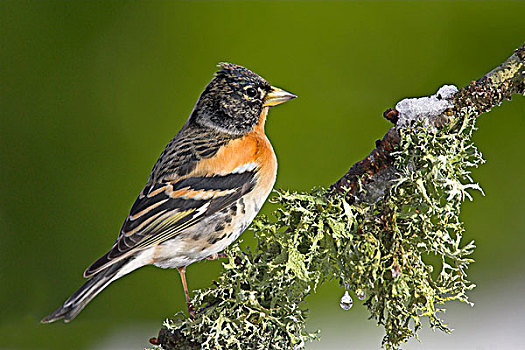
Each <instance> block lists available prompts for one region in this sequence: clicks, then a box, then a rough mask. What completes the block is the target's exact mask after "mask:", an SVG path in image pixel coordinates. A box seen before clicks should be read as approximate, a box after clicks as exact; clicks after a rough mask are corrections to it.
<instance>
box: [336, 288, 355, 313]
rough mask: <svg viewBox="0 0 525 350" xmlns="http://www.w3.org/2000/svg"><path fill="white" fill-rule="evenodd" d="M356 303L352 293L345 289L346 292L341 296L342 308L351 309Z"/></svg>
mask: <svg viewBox="0 0 525 350" xmlns="http://www.w3.org/2000/svg"><path fill="white" fill-rule="evenodd" d="M353 304H354V301H353V300H352V297H351V296H350V294H348V291H347V290H345V294H343V296H342V297H341V302H340V303H339V305H341V309H343V310H350V309H351V308H352V305H353Z"/></svg>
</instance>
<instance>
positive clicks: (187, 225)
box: [41, 62, 297, 323]
mask: <svg viewBox="0 0 525 350" xmlns="http://www.w3.org/2000/svg"><path fill="white" fill-rule="evenodd" d="M218 67H219V69H218V71H217V72H216V73H215V74H214V76H213V78H212V79H211V81H210V82H209V83H208V85H207V86H206V87H205V89H204V91H203V92H202V93H201V95H200V96H199V98H198V100H197V102H196V104H195V106H194V108H193V110H192V112H191V113H190V116H189V118H188V119H187V121H186V123H185V124H184V125H183V126H182V128H181V129H180V130H179V132H178V133H177V134H176V135H175V137H173V139H172V140H171V141H170V142H169V143H168V145H167V146H166V148H165V149H164V151H163V152H162V153H161V155H160V157H159V158H158V160H157V162H156V163H155V165H154V166H153V170H152V171H151V175H150V176H149V179H148V181H147V183H146V185H145V187H144V188H143V190H142V191H141V192H140V194H139V196H138V198H137V199H136V201H135V203H134V204H133V206H132V207H131V210H130V212H129V214H128V216H127V218H126V219H125V221H124V224H123V225H122V228H121V229H120V232H119V234H118V237H117V240H116V241H115V243H114V244H113V246H112V247H111V249H110V250H109V251H108V252H107V253H106V254H104V255H103V256H102V257H101V258H99V259H98V260H96V261H95V262H94V263H93V264H92V265H91V266H89V267H88V268H87V269H86V270H85V272H84V277H85V278H89V279H88V280H87V281H86V282H85V283H84V284H83V285H82V286H81V287H80V288H79V289H78V290H77V291H76V292H75V293H74V294H73V295H72V296H71V297H70V298H69V299H67V300H66V301H65V302H64V304H63V305H62V306H60V307H59V308H58V309H57V310H55V311H54V312H52V313H51V314H49V315H48V316H46V317H45V318H43V319H42V321H41V322H42V323H51V322H54V321H57V320H60V319H64V322H69V321H71V320H72V319H74V318H75V317H76V316H77V315H78V314H79V313H80V311H82V310H83V309H84V307H85V306H86V305H87V304H88V303H89V302H90V301H91V300H93V298H95V297H96V296H97V295H98V294H99V293H100V292H101V291H102V290H103V289H104V288H106V287H107V286H108V285H109V284H110V283H112V282H114V281H115V280H117V279H119V278H121V277H122V276H124V275H126V274H128V273H130V272H132V271H134V270H136V269H138V268H140V267H142V266H146V265H154V266H157V267H160V268H173V269H177V270H178V271H179V273H180V278H181V281H182V286H183V289H184V296H185V298H186V305H187V308H188V313H189V317H195V311H194V310H193V308H192V306H191V303H190V297H189V293H188V287H187V283H186V274H185V271H186V267H187V266H188V265H190V264H192V263H194V262H197V261H200V260H203V259H206V258H210V259H213V258H216V257H218V256H220V255H219V254H221V252H222V251H223V250H224V249H225V248H226V247H228V246H229V245H230V244H232V243H233V242H234V241H235V240H236V239H237V238H238V237H239V236H240V234H241V233H242V232H243V231H244V230H245V229H246V228H247V227H248V226H249V225H250V223H251V222H252V221H253V219H254V218H255V216H256V214H257V213H258V212H259V210H260V209H261V207H262V205H263V204H264V202H265V201H266V199H267V197H268V195H269V194H270V192H271V191H272V189H273V186H274V184H275V179H276V175H277V158H276V155H275V152H274V150H273V147H272V145H271V143H270V141H269V139H268V138H267V136H266V134H265V129H264V127H265V122H266V117H267V115H268V111H269V109H270V108H271V107H273V106H276V105H278V104H281V103H283V102H286V101H289V100H291V99H293V98H295V97H297V96H296V95H294V94H292V93H290V92H288V91H285V90H283V89H280V88H277V87H274V86H272V85H270V84H269V83H268V82H267V81H266V80H265V79H264V78H262V77H261V76H259V75H257V74H256V73H254V72H252V71H251V70H249V69H247V68H245V67H242V66H239V65H236V64H233V63H225V62H222V63H219V64H218Z"/></svg>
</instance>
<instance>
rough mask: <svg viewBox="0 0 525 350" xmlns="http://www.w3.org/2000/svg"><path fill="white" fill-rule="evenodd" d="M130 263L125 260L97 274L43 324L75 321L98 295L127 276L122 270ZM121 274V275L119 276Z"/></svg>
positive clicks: (46, 318) (45, 318)
mask: <svg viewBox="0 0 525 350" xmlns="http://www.w3.org/2000/svg"><path fill="white" fill-rule="evenodd" d="M128 262H129V259H124V260H122V261H119V262H117V263H115V264H113V265H111V266H109V267H108V268H106V269H104V270H102V271H100V272H98V273H97V274H95V275H94V276H93V277H91V278H90V279H89V280H88V281H87V282H86V283H84V285H83V286H82V287H80V288H79V289H78V290H77V291H76V292H75V293H74V294H73V295H72V296H71V297H70V298H69V299H67V300H66V301H65V302H64V305H62V306H61V307H59V308H58V309H56V310H55V311H53V312H52V313H50V314H49V315H48V316H46V317H44V318H43V319H42V321H41V322H42V323H51V322H55V321H57V320H60V319H61V318H63V319H64V322H69V321H71V320H72V319H74V318H75V317H76V316H77V315H78V313H79V312H80V311H82V309H84V308H85V307H86V305H87V304H88V303H89V302H90V301H91V300H92V299H93V298H94V297H96V296H97V295H98V293H100V292H102V290H103V289H104V288H106V287H107V286H108V285H109V284H110V283H111V282H113V281H114V280H116V279H118V278H120V277H122V276H123V275H124V274H125V273H122V270H123V266H124V265H125V264H127V263H128ZM119 272H121V273H120V274H119ZM127 272H131V271H127Z"/></svg>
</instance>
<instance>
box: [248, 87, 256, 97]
mask: <svg viewBox="0 0 525 350" xmlns="http://www.w3.org/2000/svg"><path fill="white" fill-rule="evenodd" d="M246 96H248V97H250V98H254V97H255V96H257V90H256V89H254V88H252V87H249V88H247V89H246Z"/></svg>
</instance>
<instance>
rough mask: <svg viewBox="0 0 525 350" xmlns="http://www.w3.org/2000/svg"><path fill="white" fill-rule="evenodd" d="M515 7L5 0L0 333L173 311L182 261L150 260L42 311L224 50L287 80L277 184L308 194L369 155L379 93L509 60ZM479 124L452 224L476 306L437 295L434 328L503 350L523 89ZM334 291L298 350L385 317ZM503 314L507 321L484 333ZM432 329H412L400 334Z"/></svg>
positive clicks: (98, 344) (72, 285) (69, 336)
mask: <svg viewBox="0 0 525 350" xmlns="http://www.w3.org/2000/svg"><path fill="white" fill-rule="evenodd" d="M524 16H525V2H519V1H494V2H479V1H476V2H473V1H454V2H453V1H449V2H390V1H389V2H328V1H324V2H295V1H289V2H269V1H267V2H264V1H253V2H252V1H250V2H219V1H209V2H208V1H199V2H190V1H177V2H176V1H173V2H168V1H148V2H146V1H127V2H124V1H107V2H103V1H6V0H2V1H1V2H0V114H1V117H0V161H1V168H0V182H1V185H0V225H1V226H0V300H1V304H0V348H2V349H19V348H20V349H103V348H104V349H106V348H107V349H120V348H122V349H125V348H136V349H140V348H141V347H143V346H145V345H146V344H147V339H148V338H149V337H150V336H154V335H156V332H157V331H158V329H159V328H160V326H161V323H162V321H163V319H164V318H166V317H168V316H170V315H172V314H173V313H175V312H177V311H178V310H183V309H184V308H185V305H184V297H183V295H182V290H181V287H180V282H179V277H178V274H177V272H175V271H164V270H161V269H156V268H152V267H146V268H143V269H141V270H139V271H136V272H135V273H133V274H131V275H129V276H128V277H125V278H123V279H122V280H120V281H118V282H117V283H115V284H113V285H112V286H111V287H109V288H108V289H106V290H105V291H104V293H102V294H101V295H100V296H98V297H97V298H96V299H95V300H94V301H93V303H92V304H90V305H89V306H88V307H87V308H86V310H85V311H83V312H82V313H81V314H80V316H79V317H78V318H77V319H76V320H75V321H74V322H72V323H71V324H68V325H64V324H62V323H57V324H52V325H40V324H39V323H38V322H39V320H40V319H41V318H42V317H43V316H44V315H46V314H47V313H48V312H50V311H52V310H54V309H55V308H56V307H58V306H59V305H60V304H61V303H62V302H63V301H64V300H65V299H66V298H67V297H69V295H70V294H71V293H72V292H73V291H75V290H76V288H78V287H79V286H80V285H81V283H83V278H82V272H83V270H84V268H85V267H86V266H87V265H89V264H90V263H91V262H93V261H94V260H95V259H96V258H98V257H99V256H100V255H102V254H103V253H104V252H105V251H106V250H107V249H108V248H109V247H110V246H111V244H112V243H113V241H114V239H115V238H116V235H117V232H118V230H119V228H120V225H121V224H122V221H123V220H124V218H125V216H126V214H127V212H128V210H129V208H130V206H131V204H132V203H133V201H134V200H135V197H136V195H137V194H138V193H139V191H140V190H141V189H142V186H143V185H144V183H145V181H146V179H147V177H148V175H149V172H150V170H151V167H152V166H153V164H154V162H155V160H156V159H157V157H158V155H159V154H160V152H161V151H162V149H163V147H164V146H165V144H166V143H167V142H168V141H169V140H170V139H171V137H173V135H174V134H175V133H176V131H177V130H178V129H179V128H180V127H181V126H182V125H183V123H184V122H185V120H186V118H187V116H188V115H189V113H190V111H191V110H192V107H193V105H194V103H195V101H196V99H197V97H198V95H199V94H200V92H201V91H202V89H203V88H204V86H205V85H206V84H207V82H208V81H209V80H210V79H211V77H212V73H213V72H214V71H215V65H216V63H217V62H220V61H231V62H234V63H238V64H241V65H245V66H247V67H248V68H250V69H253V70H254V71H255V72H257V73H259V74H261V75H262V76H264V77H265V78H267V79H268V80H269V81H270V82H271V83H272V84H274V85H276V86H280V87H282V88H285V89H287V90H289V91H292V92H294V93H296V94H297V95H299V98H298V99H297V100H294V101H293V102H290V103H287V104H285V105H282V106H279V107H278V108H275V109H274V110H272V112H271V114H270V117H269V121H268V123H267V133H268V135H269V136H270V138H271V140H272V142H273V145H274V147H275V149H276V152H277V155H278V158H279V166H280V168H279V174H278V180H277V185H276V186H277V187H281V188H290V189H295V190H309V189H311V188H312V187H314V186H319V185H323V186H327V185H329V184H331V183H332V182H334V181H335V180H336V179H338V178H339V177H340V176H341V175H342V174H344V172H345V171H346V170H347V169H348V167H349V166H350V165H351V164H352V163H353V162H355V161H357V160H359V159H361V158H363V157H364V156H365V155H367V154H368V153H369V152H370V150H371V149H372V148H373V147H374V140H375V139H377V138H380V137H382V136H383V134H384V133H385V132H386V130H387V129H388V128H389V127H390V125H389V123H388V122H387V121H386V120H384V119H383V118H382V117H381V114H382V112H383V111H384V110H385V109H386V108H388V107H393V106H394V105H395V103H396V102H397V101H398V100H400V99H402V98H404V97H415V96H421V95H428V94H431V93H434V92H435V91H436V90H437V89H438V88H439V87H440V86H441V85H443V84H445V83H452V84H456V85H458V86H464V85H466V84H468V83H469V82H470V81H471V80H473V79H477V78H479V77H480V76H482V75H483V74H484V73H486V72H488V71H489V70H490V69H492V67H494V66H495V65H497V64H499V63H500V62H502V60H504V59H505V58H507V57H508V56H510V54H511V53H512V51H513V50H514V49H515V48H517V47H518V46H519V45H521V44H522V43H523V42H524V40H525V20H524ZM478 127H479V131H478V132H477V134H476V135H475V141H476V142H477V144H478V146H479V148H480V149H481V150H482V152H483V153H484V156H485V158H486V159H487V163H486V164H485V165H484V166H483V167H482V168H480V169H476V170H474V172H473V173H474V177H475V179H476V180H477V181H479V182H480V183H481V185H482V186H483V188H484V190H485V193H486V196H485V197H482V196H481V195H480V194H478V193H475V194H474V198H475V200H474V201H473V202H469V203H466V204H465V206H464V211H463V218H464V220H465V222H466V227H467V232H466V234H465V238H466V239H467V240H471V239H475V241H476V243H477V246H478V249H477V250H476V253H475V258H476V260H477V262H476V263H475V264H473V265H472V267H471V269H470V277H471V278H472V279H473V280H474V281H475V282H476V283H477V284H478V288H477V289H476V290H475V291H474V292H473V293H472V298H473V301H475V302H477V305H476V306H475V307H474V308H472V309H471V308H468V307H467V306H464V305H460V304H451V305H448V308H449V309H450V311H451V313H450V315H449V316H450V317H449V318H448V320H449V321H450V323H451V326H452V327H453V328H456V329H457V331H456V332H455V333H454V334H453V335H450V336H447V338H446V339H447V340H444V341H449V342H450V341H451V343H450V344H455V345H458V344H460V343H461V342H462V341H463V342H465V344H467V345H472V348H473V349H474V348H476V349H484V348H495V347H491V344H501V342H502V341H503V339H505V340H506V341H507V342H509V341H510V345H511V346H510V347H509V348H516V347H515V346H512V345H513V344H514V343H512V340H509V334H511V335H512V334H515V335H516V336H519V334H520V333H519V330H520V329H523V328H524V327H525V325H524V322H523V317H521V312H523V311H524V310H525V309H524V307H523V306H522V305H523V304H524V301H525V284H524V283H523V280H524V277H525V274H524V272H523V265H524V264H525V255H524V254H523V253H522V252H523V244H524V243H525V238H524V235H523V234H524V231H525V230H524V227H525V215H523V210H524V208H525V207H524V205H523V201H522V198H524V197H525V186H524V185H523V173H524V172H525V165H524V164H525V159H524V158H523V152H522V150H521V143H522V141H523V132H524V127H525V99H524V98H523V97H520V96H517V97H515V98H514V101H512V102H511V103H508V102H506V103H505V104H503V105H502V106H501V107H499V108H496V109H495V110H494V111H493V112H492V113H491V114H489V115H485V116H483V117H482V118H481V119H480V120H479V124H478ZM270 209H271V207H270V206H268V205H266V206H265V209H264V210H265V212H266V213H269V212H270ZM251 236H252V234H251V233H250V232H247V233H245V234H244V235H243V239H244V241H245V242H247V243H250V242H252V239H251V238H250V237H251ZM220 269H221V265H220V263H218V262H204V263H198V264H194V265H192V266H191V267H190V268H189V269H188V278H189V284H190V287H191V288H203V287H206V286H208V285H209V284H210V280H211V279H213V278H214V277H215V276H217V274H218V273H219V271H220ZM341 294H342V290H341V289H340V288H339V287H338V286H337V285H336V284H335V283H334V284H327V285H325V286H323V287H322V288H320V290H319V292H318V293H317V294H316V295H315V296H313V297H312V298H311V299H310V300H309V301H308V306H309V308H310V309H311V311H312V312H311V323H310V326H311V328H321V329H322V331H323V333H321V335H322V338H323V340H322V341H321V342H320V343H317V344H312V345H311V346H310V347H309V348H311V349H314V348H315V349H333V348H341V349H343V348H350V347H352V346H355V347H356V348H378V347H379V344H380V340H381V336H382V331H381V329H377V328H376V327H375V326H374V323H373V321H369V320H367V313H366V311H365V310H364V308H363V307H362V306H361V303H357V305H355V306H354V308H353V309H352V310H351V311H348V312H344V311H342V310H341V309H339V306H338V304H339V298H340V296H341ZM494 310H496V311H498V312H499V314H498V315H499V316H495V315H496V313H495V311H494ZM509 317H510V318H509ZM451 318H452V319H451ZM509 319H510V320H511V321H512V322H510V323H509V324H511V325H510V326H508V327H510V328H505V330H507V331H508V332H510V333H502V332H503V331H501V332H499V331H494V332H492V333H491V331H490V330H491V329H492V328H493V327H497V325H498V324H500V323H501V322H503V321H504V320H507V321H508V320H509ZM454 320H457V321H456V322H455V321H454ZM480 325H486V329H487V330H485V331H482V329H483V328H482V327H481V326H480ZM480 327H481V328H480ZM505 327H507V326H505ZM478 336H479V337H478ZM483 336H484V338H483ZM442 339H445V338H443V337H441V336H440V335H432V334H426V333H425V334H424V336H423V337H422V341H423V343H422V344H418V343H417V342H410V343H409V344H408V345H409V347H413V348H421V349H427V348H431V345H432V344H440V343H439V342H440V341H441V340H442ZM480 344H481V345H480ZM478 345H479V346H481V347H478ZM436 346H437V347H436V348H439V347H440V346H441V345H436ZM484 346H487V347H484ZM521 346H523V341H521ZM449 348H450V346H449ZM452 348H455V346H453V345H452ZM456 348H466V347H456ZM496 348H502V347H496Z"/></svg>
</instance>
